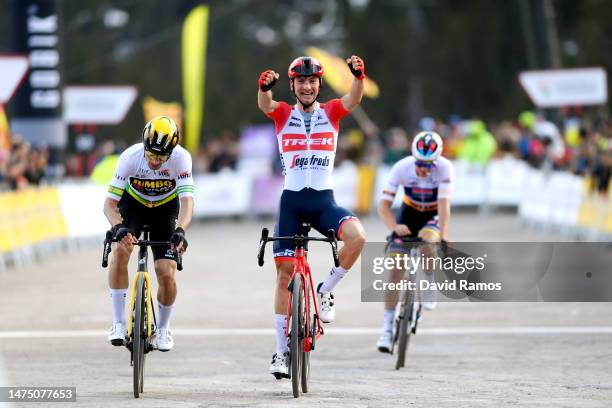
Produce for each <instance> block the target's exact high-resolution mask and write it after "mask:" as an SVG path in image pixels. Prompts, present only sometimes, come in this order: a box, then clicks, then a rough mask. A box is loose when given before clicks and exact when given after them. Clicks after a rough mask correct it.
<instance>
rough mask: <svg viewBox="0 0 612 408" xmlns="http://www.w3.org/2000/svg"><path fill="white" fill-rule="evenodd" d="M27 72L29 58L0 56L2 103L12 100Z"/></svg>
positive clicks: (0, 98)
mask: <svg viewBox="0 0 612 408" xmlns="http://www.w3.org/2000/svg"><path fill="white" fill-rule="evenodd" d="M27 71H28V58H27V57H25V56H21V55H2V54H0V78H2V80H0V103H2V104H3V103H6V102H8V100H9V99H11V97H12V96H13V94H14V93H15V91H16V90H17V87H18V86H19V84H20V83H21V81H22V80H23V77H24V76H25V74H26V72H27Z"/></svg>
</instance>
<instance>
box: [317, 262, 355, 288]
mask: <svg viewBox="0 0 612 408" xmlns="http://www.w3.org/2000/svg"><path fill="white" fill-rule="evenodd" d="M346 272H348V271H347V270H346V269H344V268H343V267H341V266H339V267H337V268H335V267H334V268H331V271H329V276H328V277H327V279H326V280H325V282H323V284H322V285H321V286H320V287H319V293H329V292H331V291H332V290H333V289H334V288H335V287H336V285H337V284H338V282H340V279H342V278H343V277H344V275H345V274H346Z"/></svg>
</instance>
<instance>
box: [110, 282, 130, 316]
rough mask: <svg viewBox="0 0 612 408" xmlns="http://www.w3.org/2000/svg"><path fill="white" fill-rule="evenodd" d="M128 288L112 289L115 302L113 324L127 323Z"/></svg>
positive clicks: (112, 300) (111, 293)
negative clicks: (126, 302)
mask: <svg viewBox="0 0 612 408" xmlns="http://www.w3.org/2000/svg"><path fill="white" fill-rule="evenodd" d="M126 295H127V289H110V297H111V303H112V304H113V324H115V323H123V324H125V297H126Z"/></svg>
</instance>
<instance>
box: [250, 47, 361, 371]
mask: <svg viewBox="0 0 612 408" xmlns="http://www.w3.org/2000/svg"><path fill="white" fill-rule="evenodd" d="M346 62H347V64H348V66H349V69H350V71H351V73H352V74H353V76H354V79H353V83H352V85H351V88H350V90H349V92H348V93H347V94H346V95H344V96H343V97H341V98H337V99H332V100H330V101H328V102H325V103H319V102H317V98H318V97H319V91H320V90H321V87H322V85H323V67H322V66H321V64H320V63H319V61H317V60H316V59H315V58H312V57H299V58H296V59H295V60H294V61H293V62H292V63H291V65H289V70H288V75H289V87H290V89H291V92H292V93H293V94H294V95H295V99H296V103H295V104H294V105H293V106H291V105H289V104H287V103H285V102H277V101H275V100H274V99H273V98H272V92H271V91H270V89H271V88H272V87H273V86H274V84H275V83H276V81H277V80H278V79H279V74H278V73H276V72H275V71H273V70H271V69H268V70H266V71H264V72H263V73H262V74H261V76H260V77H259V92H258V94H257V104H258V106H259V109H261V110H262V111H263V112H264V113H265V114H266V115H267V116H268V117H269V118H270V119H272V120H273V121H274V125H275V129H276V134H277V140H278V148H279V151H280V155H281V162H282V165H283V170H284V174H285V184H284V189H283V193H282V195H281V199H280V206H279V210H278V214H277V219H276V227H275V231H274V235H275V236H291V235H295V234H300V233H302V229H301V227H302V223H304V222H308V223H310V224H311V226H312V227H313V228H315V229H316V230H317V231H319V232H320V233H322V234H324V235H325V234H326V233H327V231H328V230H329V229H334V230H335V231H336V234H337V237H338V238H339V239H340V240H342V241H343V242H344V246H343V247H342V248H341V249H340V251H339V257H340V267H338V268H332V269H331V271H330V273H329V276H328V277H327V279H326V280H325V281H324V282H321V283H320V284H319V285H318V286H317V293H318V296H319V299H318V302H319V318H320V319H321V321H322V322H324V323H330V322H332V321H333V320H334V316H335V308H334V296H333V294H332V289H333V288H334V287H335V286H336V284H337V283H338V282H339V281H340V279H342V277H343V276H344V275H345V274H346V273H347V271H348V270H349V268H351V267H352V266H353V264H354V263H355V261H356V260H357V258H358V257H359V254H360V253H361V249H362V248H363V245H364V243H365V239H366V238H365V231H364V229H363V227H362V226H361V223H360V222H359V220H358V219H357V218H356V217H355V216H354V215H353V214H352V213H351V212H350V211H348V210H346V209H344V208H342V207H339V206H338V205H337V204H336V202H335V200H334V194H333V190H332V189H333V184H332V171H333V168H334V159H335V155H336V146H337V143H338V132H339V128H340V120H341V119H342V118H343V117H344V116H346V115H347V114H348V113H349V112H350V111H351V110H353V109H354V108H355V107H356V106H357V105H358V104H359V103H360V102H361V98H362V96H363V78H364V77H365V67H364V63H363V60H362V59H361V58H359V57H357V56H355V55H353V56H351V57H350V58H348V59H347V60H346ZM274 244H275V245H274V259H275V263H276V271H277V279H276V296H275V299H274V312H275V317H274V319H275V330H276V353H275V354H274V355H273V357H272V364H271V365H270V373H271V374H273V375H274V374H276V375H279V377H280V376H283V377H287V378H288V377H289V352H288V346H287V338H286V336H285V331H286V307H287V300H288V297H289V292H288V290H287V287H288V285H289V280H290V278H291V274H292V272H293V264H294V259H295V258H294V255H295V254H294V248H293V247H292V245H291V243H290V242H287V241H283V242H278V241H277V242H275V243H274Z"/></svg>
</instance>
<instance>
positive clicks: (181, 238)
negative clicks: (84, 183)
mask: <svg viewBox="0 0 612 408" xmlns="http://www.w3.org/2000/svg"><path fill="white" fill-rule="evenodd" d="M181 242H182V243H183V251H186V250H187V245H189V244H188V243H187V240H186V239H185V230H184V229H182V228H181V227H177V228H176V229H175V230H174V232H173V233H172V236H171V237H170V243H171V244H172V245H174V248H178V246H179V245H180V244H181Z"/></svg>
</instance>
